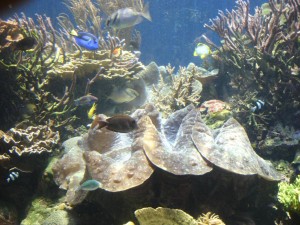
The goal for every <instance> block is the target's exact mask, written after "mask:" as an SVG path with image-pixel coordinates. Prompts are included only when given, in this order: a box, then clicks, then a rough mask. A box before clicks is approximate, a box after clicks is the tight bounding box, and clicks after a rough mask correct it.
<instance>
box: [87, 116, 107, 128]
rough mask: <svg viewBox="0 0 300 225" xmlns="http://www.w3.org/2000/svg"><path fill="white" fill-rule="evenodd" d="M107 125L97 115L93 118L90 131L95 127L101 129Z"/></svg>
mask: <svg viewBox="0 0 300 225" xmlns="http://www.w3.org/2000/svg"><path fill="white" fill-rule="evenodd" d="M107 125H108V123H107V122H106V121H104V120H103V118H101V117H100V116H99V115H97V116H95V118H94V120H93V122H92V124H91V129H94V128H95V127H96V126H97V129H101V128H103V127H106V126H107Z"/></svg>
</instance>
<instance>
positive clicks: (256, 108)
mask: <svg viewBox="0 0 300 225" xmlns="http://www.w3.org/2000/svg"><path fill="white" fill-rule="evenodd" d="M264 105H265V103H264V102H263V101H262V100H257V101H256V102H255V106H253V107H252V108H251V111H252V112H258V111H259V110H261V109H262V107H263V106H264Z"/></svg>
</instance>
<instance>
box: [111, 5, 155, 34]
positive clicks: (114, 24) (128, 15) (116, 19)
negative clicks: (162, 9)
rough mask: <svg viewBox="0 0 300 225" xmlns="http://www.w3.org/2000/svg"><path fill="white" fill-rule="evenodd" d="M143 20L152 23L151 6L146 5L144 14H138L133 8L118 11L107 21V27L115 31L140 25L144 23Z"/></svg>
mask: <svg viewBox="0 0 300 225" xmlns="http://www.w3.org/2000/svg"><path fill="white" fill-rule="evenodd" d="M143 18H146V19H147V20H149V21H151V16H150V13H149V4H146V5H145V6H144V8H143V11H142V12H137V11H136V10H134V9H132V8H122V9H118V10H117V11H116V12H114V13H113V14H111V15H110V16H109V18H108V19H107V21H106V26H107V27H111V28H113V29H123V28H127V27H132V26H135V25H137V24H139V23H140V22H142V20H143Z"/></svg>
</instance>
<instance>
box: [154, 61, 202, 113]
mask: <svg viewBox="0 0 300 225" xmlns="http://www.w3.org/2000/svg"><path fill="white" fill-rule="evenodd" d="M166 71H167V73H166V75H167V77H163V75H162V74H161V75H160V80H159V83H158V84H157V86H153V89H152V93H151V94H150V96H151V100H150V101H151V102H153V103H154V104H155V106H156V107H157V108H158V110H159V111H160V112H162V113H163V117H167V116H168V115H170V114H171V113H172V112H174V111H176V110H178V109H181V108H184V107H186V106H187V105H189V104H198V103H199V102H200V94H201V92H202V84H201V82H200V81H198V80H197V74H196V73H195V72H194V71H193V72H191V71H189V70H187V68H185V67H180V69H179V71H178V73H177V74H176V75H174V74H173V71H174V68H172V67H171V66H170V65H169V66H168V67H167V68H166Z"/></svg>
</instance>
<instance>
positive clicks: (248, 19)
mask: <svg viewBox="0 0 300 225" xmlns="http://www.w3.org/2000/svg"><path fill="white" fill-rule="evenodd" d="M266 8H267V10H266ZM299 19H300V5H299V1H298V0H286V1H285V0H279V1H275V0H270V1H269V2H268V3H266V4H264V5H263V6H262V7H257V8H256V9H255V13H254V14H253V15H252V14H250V13H249V2H248V1H243V0H238V1H237V4H236V9H234V10H232V11H226V12H222V11H220V12H219V16H218V17H217V18H215V19H213V20H210V24H209V25H207V24H206V25H205V27H206V28H208V29H210V30H212V31H214V32H216V33H217V34H218V35H219V36H220V38H221V39H222V40H221V43H222V45H221V47H218V46H217V45H216V44H214V43H213V42H212V41H211V40H209V39H208V38H207V37H205V36H204V38H205V40H206V42H207V43H208V44H209V45H210V46H211V47H213V48H215V49H217V51H216V52H214V54H213V57H214V58H215V59H216V62H217V63H218V64H219V65H220V69H222V71H221V73H224V72H226V75H224V76H226V77H227V79H228V80H229V82H228V84H227V85H226V86H227V90H229V93H230V94H232V98H233V99H234V100H233V101H232V102H233V103H235V102H239V103H241V102H243V103H242V104H237V105H233V109H234V111H235V112H236V116H237V118H238V119H240V121H243V124H244V125H245V126H246V127H249V128H251V129H249V131H253V134H250V135H251V136H253V138H255V139H256V136H258V137H259V138H260V137H261V136H262V134H261V133H263V132H266V131H267V130H268V128H269V125H271V124H273V122H274V121H275V120H278V119H279V120H282V121H297V124H298V126H299V124H300V123H299V120H297V116H296V111H297V110H296V109H297V108H298V107H299V105H300V99H299V95H298V94H297V91H296V90H297V89H299V87H300V79H299V73H298V68H299V62H300V58H299V57H300V54H299V44H298V42H299V41H298V40H299V37H300V36H299V35H300V32H299V30H300V23H299ZM249 96H254V98H255V99H251V98H249ZM257 99H262V100H263V101H265V102H266V110H265V115H264V116H262V118H259V117H258V116H256V115H253V113H249V108H248V110H247V111H248V112H247V113H246V114H245V113H243V112H242V113H241V111H244V107H243V105H251V104H252V103H253V102H252V101H253V100H254V101H255V100H257ZM287 99H288V100H289V101H287ZM241 106H242V107H241ZM249 121H252V122H251V123H249ZM262 130H263V131H262ZM254 132H255V133H256V132H259V133H260V134H259V135H255V133H254Z"/></svg>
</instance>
